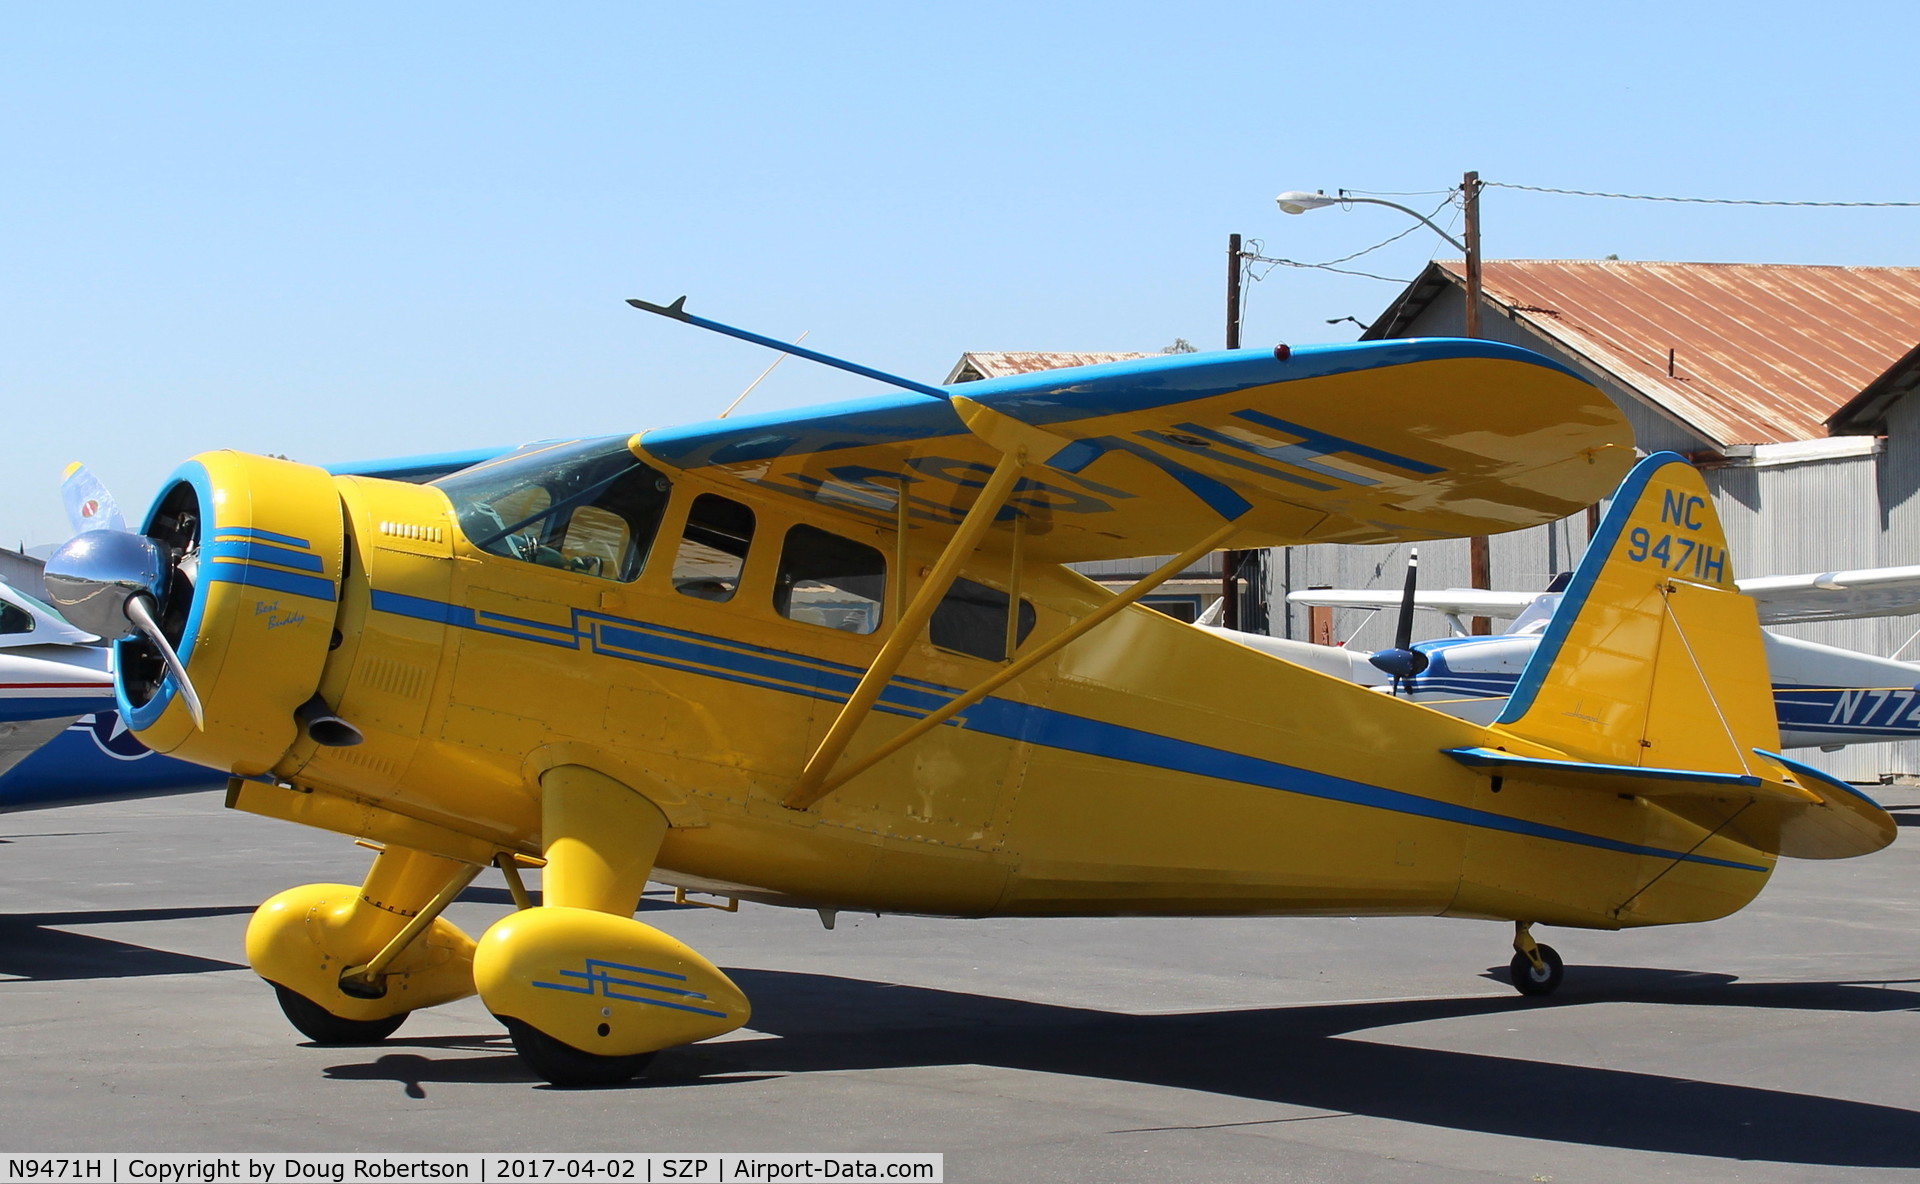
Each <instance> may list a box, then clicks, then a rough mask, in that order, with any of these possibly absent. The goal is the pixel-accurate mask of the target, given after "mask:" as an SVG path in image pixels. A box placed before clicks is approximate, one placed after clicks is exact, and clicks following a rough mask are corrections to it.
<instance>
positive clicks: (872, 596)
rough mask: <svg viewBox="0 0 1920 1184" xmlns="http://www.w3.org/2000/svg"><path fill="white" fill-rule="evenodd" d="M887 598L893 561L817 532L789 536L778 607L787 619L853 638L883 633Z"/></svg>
mask: <svg viewBox="0 0 1920 1184" xmlns="http://www.w3.org/2000/svg"><path fill="white" fill-rule="evenodd" d="M886 592H887V561H886V559H885V558H884V557H882V556H881V554H880V552H879V551H877V550H875V549H874V548H872V547H869V546H867V545H866V544H865V543H856V542H854V541H853V540H852V539H848V538H842V537H840V536H839V535H837V534H830V533H828V532H827V531H824V530H816V529H814V528H813V527H811V526H796V527H794V528H793V529H792V530H789V531H788V532H787V537H786V541H785V542H784V543H783V544H782V545H781V548H780V570H779V573H778V575H777V576H776V577H775V581H774V587H773V607H774V609H775V611H777V612H778V613H779V614H780V615H781V616H783V617H786V618H788V619H789V620H794V621H805V622H806V623H808V624H809V625H824V626H826V627H827V628H829V629H842V630H845V631H846V632H848V633H872V632H873V631H874V630H875V629H878V628H879V627H880V614H881V609H882V606H883V604H884V603H885V598H886Z"/></svg>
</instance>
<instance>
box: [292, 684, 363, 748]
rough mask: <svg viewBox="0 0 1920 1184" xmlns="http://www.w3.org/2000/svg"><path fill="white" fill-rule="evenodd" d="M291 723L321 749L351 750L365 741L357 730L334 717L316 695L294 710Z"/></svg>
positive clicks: (331, 711) (325, 703) (324, 702)
mask: <svg viewBox="0 0 1920 1184" xmlns="http://www.w3.org/2000/svg"><path fill="white" fill-rule="evenodd" d="M293 721H294V722H295V723H297V724H299V725H300V729H301V731H303V732H305V733H306V734H307V738H308V739H310V740H312V741H313V742H314V743H315V744H318V745H320V746H321V747H322V748H352V747H353V746H354V745H356V744H359V743H361V742H362V741H364V740H365V739H366V737H365V736H362V735H361V734H360V729H359V728H356V727H354V726H353V725H352V724H350V723H348V722H347V721H346V720H344V719H341V718H340V717H339V716H337V715H335V714H334V713H333V708H331V707H328V706H327V701H326V700H325V699H322V698H321V697H320V696H319V695H318V694H317V693H316V694H315V695H314V696H313V698H311V699H308V700H307V701H306V702H305V703H302V704H301V705H300V706H299V707H298V708H297V709H295V711H294V713H293Z"/></svg>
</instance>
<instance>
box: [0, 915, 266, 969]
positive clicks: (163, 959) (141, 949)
mask: <svg viewBox="0 0 1920 1184" xmlns="http://www.w3.org/2000/svg"><path fill="white" fill-rule="evenodd" d="M252 911H253V906H252V905H241V906H219V907H213V908H194V909H189V908H178V909H100V910H95V911H86V912H72V913H0V974H4V975H9V976H12V977H14V978H23V979H32V980H36V981H41V982H59V981H69V980H74V979H94V978H139V977H143V976H146V975H156V974H200V973H202V972H204V971H209V970H241V969H244V967H243V966H242V965H241V964H240V963H238V962H223V961H221V960H220V959H218V958H202V957H199V956H197V955H194V954H180V953H175V952H174V951H172V950H161V949H155V948H154V947H152V946H142V945H135V944H133V943H132V942H124V941H116V940H114V939H113V938H110V937H95V936H93V935H91V934H86V933H69V932H67V931H66V930H65V929H63V928H61V926H68V925H74V926H78V925H121V924H128V923H136V922H141V921H181V920H189V919H195V918H200V917H230V916H235V915H237V914H243V913H251V912H252Z"/></svg>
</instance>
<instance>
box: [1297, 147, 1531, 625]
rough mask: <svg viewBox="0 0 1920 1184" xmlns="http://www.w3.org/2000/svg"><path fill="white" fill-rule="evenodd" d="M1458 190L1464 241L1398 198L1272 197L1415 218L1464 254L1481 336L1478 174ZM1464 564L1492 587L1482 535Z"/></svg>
mask: <svg viewBox="0 0 1920 1184" xmlns="http://www.w3.org/2000/svg"><path fill="white" fill-rule="evenodd" d="M1460 192H1461V195H1462V197H1463V198H1464V199H1465V204H1466V214H1467V218H1466V226H1465V228H1464V233H1465V235H1466V241H1465V242H1462V241H1461V240H1459V239H1457V238H1455V237H1453V236H1452V235H1451V234H1448V233H1447V232H1446V231H1444V230H1442V229H1441V228H1440V227H1438V226H1436V225H1434V222H1433V219H1431V218H1429V217H1427V216H1426V215H1425V214H1422V213H1421V212H1420V211H1419V210H1412V209H1408V208H1407V207H1406V206H1403V205H1401V204H1400V203H1399V202H1397V201H1387V200H1385V199H1383V198H1378V197H1353V196H1350V195H1348V194H1345V193H1341V194H1337V195H1335V196H1331V197H1330V196H1328V195H1327V194H1325V193H1308V192H1306V191H1305V190H1300V189H1289V190H1288V191H1287V192H1285V193H1283V194H1281V195H1280V196H1279V197H1276V198H1274V199H1273V200H1274V202H1275V203H1276V204H1277V205H1279V207H1280V212H1281V213H1283V214H1304V213H1306V212H1307V211H1308V210H1317V209H1321V208H1322V207H1325V206H1333V205H1369V206H1386V207H1387V208H1388V209H1393V210H1399V211H1400V212H1401V213H1403V214H1405V215H1407V216H1408V217H1410V218H1414V219H1417V220H1418V221H1419V222H1420V223H1421V224H1423V225H1424V226H1426V228H1427V229H1428V230H1431V231H1433V232H1434V233H1435V234H1437V235H1439V236H1440V237H1441V238H1443V239H1445V240H1447V242H1448V244H1449V245H1451V246H1452V247H1453V249H1454V250H1456V251H1459V252H1460V253H1461V254H1462V255H1464V256H1466V260H1467V307H1466V335H1467V336H1468V337H1478V336H1480V174H1479V173H1468V174H1467V175H1466V176H1465V178H1463V179H1462V180H1461V183H1460ZM1467 555H1468V559H1467V565H1468V567H1469V568H1470V569H1471V576H1470V579H1471V582H1472V584H1473V586H1474V587H1476V588H1491V587H1493V570H1492V568H1493V565H1492V560H1491V557H1490V551H1489V548H1488V546H1487V537H1486V536H1485V535H1475V536H1473V538H1471V539H1469V540H1468V543H1467ZM1492 631H1493V622H1492V621H1490V620H1488V619H1487V618H1486V617H1475V618H1474V619H1473V632H1475V633H1491V632H1492Z"/></svg>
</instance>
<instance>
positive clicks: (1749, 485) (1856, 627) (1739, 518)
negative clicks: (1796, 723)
mask: <svg viewBox="0 0 1920 1184" xmlns="http://www.w3.org/2000/svg"><path fill="white" fill-rule="evenodd" d="M1883 463H1884V461H1883V458H1880V457H1875V456H1850V457H1840V458H1835V459H1831V460H1815V461H1806V462H1802V463H1799V464H1792V465H1760V466H1745V465H1729V466H1726V467H1723V468H1717V469H1709V470H1707V471H1706V473H1705V477H1706V480H1707V487H1708V488H1709V489H1711V490H1712V491H1713V494H1714V508H1715V509H1716V510H1717V511H1718V512H1719V514H1720V521H1721V524H1722V525H1723V526H1724V527H1725V528H1726V532H1727V546H1728V549H1729V551H1731V552H1732V558H1733V569H1734V574H1735V575H1736V576H1738V577H1740V578H1743V579H1744V578H1746V577H1749V576H1772V575H1794V574H1798V573H1802V572H1820V571H1839V570H1845V569H1847V568H1855V567H1879V566H1883V565H1885V564H1887V563H1891V562H1898V561H1897V560H1894V559H1891V558H1889V556H1888V555H1887V546H1886V538H1885V536H1884V534H1883V533H1882V531H1881V529H1880V519H1881V513H1880V495H1879V488H1880V484H1881V480H1882V474H1881V469H1882V464H1883ZM1902 619H1904V618H1885V617H1882V618H1875V619H1868V620H1860V621H1820V622H1812V623H1809V624H1804V625H1782V626H1777V627H1776V631H1777V632H1779V633H1781V634H1783V635H1785V636H1788V637H1800V638H1805V639H1806V640H1808V641H1817V642H1819V643H1821V644H1822V645H1833V646H1841V647H1843V648H1845V649H1852V650H1860V651H1861V652H1863V653H1870V654H1878V655H1882V656H1884V655H1887V654H1890V653H1892V652H1893V650H1894V648H1895V647H1896V646H1898V645H1899V644H1900V641H1901V640H1902V639H1904V637H1905V635H1906V632H1908V631H1910V630H1907V631H1901V632H1900V636H1899V637H1894V636H1892V635H1893V633H1894V632H1895V631H1897V630H1899V622H1900V620H1902ZM1794 755H1795V756H1796V757H1797V758H1799V759H1803V760H1805V761H1806V762H1807V763H1808V764H1811V765H1813V766H1815V767H1816V768H1819V769H1823V770H1825V771H1826V772H1829V773H1832V774H1833V775H1834V776H1836V777H1841V778H1845V779H1847V780H1851V781H1877V780H1879V778H1880V777H1881V775H1882V774H1898V773H1911V772H1916V771H1920V742H1914V741H1908V742H1904V743H1900V744H1856V745H1850V746H1848V747H1846V748H1843V749H1841V750H1839V751H1837V752H1830V753H1828V752H1797V753H1795V754H1794Z"/></svg>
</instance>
